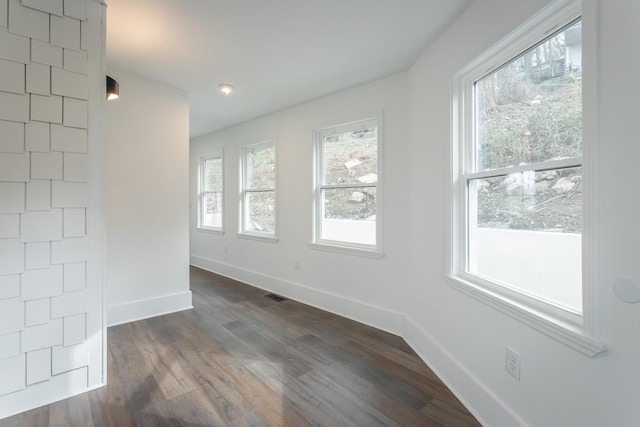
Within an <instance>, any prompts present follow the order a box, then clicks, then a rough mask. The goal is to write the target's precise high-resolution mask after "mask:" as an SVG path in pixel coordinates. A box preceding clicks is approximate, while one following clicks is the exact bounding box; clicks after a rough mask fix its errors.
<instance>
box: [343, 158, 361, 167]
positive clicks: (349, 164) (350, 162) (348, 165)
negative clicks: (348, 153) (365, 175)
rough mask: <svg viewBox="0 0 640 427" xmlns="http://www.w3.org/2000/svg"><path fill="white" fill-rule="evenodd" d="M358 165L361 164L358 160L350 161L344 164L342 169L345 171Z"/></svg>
mask: <svg viewBox="0 0 640 427" xmlns="http://www.w3.org/2000/svg"><path fill="white" fill-rule="evenodd" d="M360 163H362V162H361V161H360V160H358V159H352V160H349V161H347V162H345V163H344V167H345V168H347V169H352V168H355V167H356V166H358V165H359V164H360Z"/></svg>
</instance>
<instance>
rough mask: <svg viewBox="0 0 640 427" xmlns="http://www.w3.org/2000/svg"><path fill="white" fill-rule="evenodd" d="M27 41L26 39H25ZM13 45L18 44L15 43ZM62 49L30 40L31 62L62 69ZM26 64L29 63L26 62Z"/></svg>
mask: <svg viewBox="0 0 640 427" xmlns="http://www.w3.org/2000/svg"><path fill="white" fill-rule="evenodd" d="M0 35H1V32H0ZM27 40H28V39H27ZM15 43H18V42H17V41H16V42H15ZM62 61H63V56H62V48H61V47H58V46H52V45H50V44H49V43H45V42H41V41H40V40H35V39H32V40H31V62H35V63H39V64H44V65H51V66H52V67H62ZM27 62H29V61H28V60H27Z"/></svg>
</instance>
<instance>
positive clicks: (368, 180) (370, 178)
mask: <svg viewBox="0 0 640 427" xmlns="http://www.w3.org/2000/svg"><path fill="white" fill-rule="evenodd" d="M358 182H360V183H362V184H375V183H376V182H378V175H376V174H375V173H369V174H367V175H365V176H361V177H360V178H358Z"/></svg>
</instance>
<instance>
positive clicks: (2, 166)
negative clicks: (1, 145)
mask: <svg viewBox="0 0 640 427" xmlns="http://www.w3.org/2000/svg"><path fill="white" fill-rule="evenodd" d="M0 181H4V182H7V181H15V182H27V181H29V154H28V153H22V154H16V153H0Z"/></svg>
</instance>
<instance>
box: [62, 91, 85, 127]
mask: <svg viewBox="0 0 640 427" xmlns="http://www.w3.org/2000/svg"><path fill="white" fill-rule="evenodd" d="M88 117H89V108H88V104H87V101H84V100H82V99H74V98H67V97H65V98H64V122H63V124H64V125H65V126H69V127H74V128H84V129H86V128H87V123H88Z"/></svg>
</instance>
